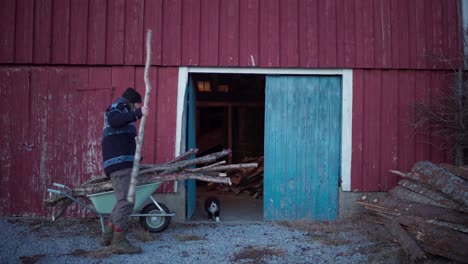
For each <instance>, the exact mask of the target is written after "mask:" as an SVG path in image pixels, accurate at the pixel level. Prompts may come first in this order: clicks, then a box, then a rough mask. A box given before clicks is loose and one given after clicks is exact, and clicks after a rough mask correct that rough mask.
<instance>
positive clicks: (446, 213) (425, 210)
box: [357, 161, 468, 263]
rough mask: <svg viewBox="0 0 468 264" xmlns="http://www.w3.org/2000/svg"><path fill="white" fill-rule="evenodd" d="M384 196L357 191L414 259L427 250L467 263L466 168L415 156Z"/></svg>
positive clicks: (379, 220)
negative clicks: (399, 178)
mask: <svg viewBox="0 0 468 264" xmlns="http://www.w3.org/2000/svg"><path fill="white" fill-rule="evenodd" d="M391 172H392V173H395V174H397V175H399V176H400V177H401V178H402V179H401V180H400V181H399V182H398V186H396V187H394V188H393V189H391V190H390V191H389V192H388V193H387V194H386V195H385V196H383V197H382V196H378V195H363V196H362V197H360V199H359V200H358V201H357V203H359V204H361V205H363V206H364V207H365V209H367V210H369V211H370V212H371V213H372V218H369V219H368V220H369V221H371V222H374V223H378V224H380V225H383V226H384V227H385V228H386V230H387V231H388V233H387V234H389V235H390V236H391V238H392V239H393V240H396V241H397V242H398V243H400V245H401V246H402V248H403V250H404V251H405V252H406V254H407V255H408V256H409V258H410V259H411V260H412V261H413V262H414V261H417V260H421V259H425V258H427V254H428V253H429V254H433V255H438V256H443V257H446V258H448V259H451V260H455V261H459V262H462V263H468V169H465V168H462V167H456V166H453V165H449V164H440V165H439V164H434V163H431V162H428V161H421V162H417V163H415V164H414V166H413V168H412V170H411V172H409V173H403V172H400V171H391Z"/></svg>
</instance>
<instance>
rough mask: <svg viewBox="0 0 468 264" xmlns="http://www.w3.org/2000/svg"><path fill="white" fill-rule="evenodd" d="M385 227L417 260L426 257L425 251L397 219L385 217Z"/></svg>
mask: <svg viewBox="0 0 468 264" xmlns="http://www.w3.org/2000/svg"><path fill="white" fill-rule="evenodd" d="M383 222H384V225H385V227H386V228H387V229H388V230H389V231H390V233H391V234H392V235H393V237H394V238H395V239H396V240H397V241H398V243H400V245H401V247H402V248H403V250H404V251H405V252H406V254H407V255H408V256H409V257H410V259H411V260H412V261H413V262H415V261H417V260H419V259H423V258H426V255H425V254H424V251H423V250H422V249H421V248H420V247H419V245H418V244H417V243H416V241H414V239H413V238H412V237H411V236H410V235H409V234H408V233H407V232H406V231H405V229H404V228H403V227H402V226H401V225H400V223H398V221H396V220H389V219H385V218H384V219H383Z"/></svg>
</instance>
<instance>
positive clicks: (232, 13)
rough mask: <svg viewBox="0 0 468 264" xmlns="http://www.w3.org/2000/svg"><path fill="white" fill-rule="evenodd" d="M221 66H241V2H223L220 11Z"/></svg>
mask: <svg viewBox="0 0 468 264" xmlns="http://www.w3.org/2000/svg"><path fill="white" fill-rule="evenodd" d="M219 14H220V16H219V65H220V66H238V65H239V22H240V21H239V0H221V1H220V9H219Z"/></svg>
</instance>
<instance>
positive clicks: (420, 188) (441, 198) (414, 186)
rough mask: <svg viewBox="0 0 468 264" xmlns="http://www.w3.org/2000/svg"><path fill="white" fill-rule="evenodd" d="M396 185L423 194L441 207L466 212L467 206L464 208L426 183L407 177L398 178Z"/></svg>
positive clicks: (467, 211) (467, 210)
mask: <svg viewBox="0 0 468 264" xmlns="http://www.w3.org/2000/svg"><path fill="white" fill-rule="evenodd" d="M398 185H400V186H402V187H404V188H406V189H409V190H411V191H413V192H416V193H419V194H421V195H424V196H426V197H428V198H429V199H431V200H432V201H435V202H436V203H437V204H440V206H442V207H446V208H452V209H455V210H459V211H462V212H465V213H468V208H466V207H464V206H463V205H461V204H460V203H458V202H456V201H454V200H452V199H450V197H449V196H447V195H445V194H443V193H441V192H438V191H436V190H434V189H432V188H430V187H428V186H427V185H424V184H422V183H419V182H415V181H412V180H409V179H403V180H400V181H399V182H398Z"/></svg>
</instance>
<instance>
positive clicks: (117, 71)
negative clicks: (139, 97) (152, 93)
mask: <svg viewBox="0 0 468 264" xmlns="http://www.w3.org/2000/svg"><path fill="white" fill-rule="evenodd" d="M111 76H112V81H111V83H112V96H113V99H114V98H115V97H119V96H121V95H122V94H123V92H124V91H125V89H127V88H128V87H133V88H135V68H134V67H133V66H119V67H118V66H116V67H112V75H111ZM140 94H141V93H140Z"/></svg>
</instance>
